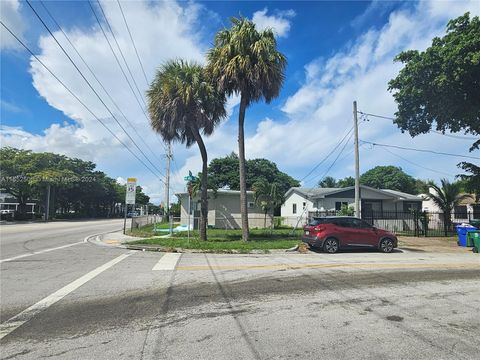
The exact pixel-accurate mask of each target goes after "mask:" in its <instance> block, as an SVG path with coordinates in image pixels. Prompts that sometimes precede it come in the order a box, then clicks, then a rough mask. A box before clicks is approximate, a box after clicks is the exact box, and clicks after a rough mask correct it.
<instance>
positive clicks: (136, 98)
mask: <svg viewBox="0 0 480 360" xmlns="http://www.w3.org/2000/svg"><path fill="white" fill-rule="evenodd" d="M88 5H89V7H90V10H91V11H92V13H93V16H94V17H95V20H96V21H97V24H98V26H99V27H100V30H101V31H102V34H103V37H104V38H105V40H106V41H107V44H108V47H109V49H110V51H111V52H112V54H113V57H114V58H115V61H116V62H117V65H118V67H119V68H120V71H121V72H122V74H123V77H124V78H125V81H126V82H127V85H128V87H129V88H130V91H131V92H132V94H133V96H134V97H135V100H136V102H137V104H138V106H139V108H140V110H141V111H142V113H143V115H144V116H145V119H146V120H147V123H148V122H150V119H149V117H148V115H147V113H146V112H145V109H144V108H143V106H142V104H140V100H139V99H138V96H137V93H136V92H135V90H134V89H133V86H132V84H131V82H130V80H129V79H128V76H127V74H126V73H125V70H124V69H123V66H122V64H120V60H119V59H118V56H117V54H116V53H115V51H114V50H113V47H112V44H111V43H110V40H109V39H108V36H107V34H106V33H105V30H104V29H103V26H102V23H101V21H100V19H99V18H98V16H97V13H96V11H95V9H94V8H93V5H92V3H91V1H90V0H89V1H88ZM99 5H100V3H99ZM100 8H101V5H100ZM101 10H102V13H103V17H104V18H105V20H106V22H107V25H108V26H109V28H110V32H111V33H112V36H113V37H114V40H115V41H116V38H115V35H114V34H113V30H112V28H111V27H110V23H109V22H108V20H107V17H106V15H105V13H104V12H103V8H101ZM117 48H118V49H119V50H120V52H121V49H120V46H118V42H117ZM121 55H122V56H123V53H121ZM124 61H125V58H124ZM125 64H126V62H125ZM127 67H128V65H127ZM130 75H131V73H130ZM132 79H133V77H132ZM133 81H134V82H135V79H133ZM137 90H138V87H137ZM140 98H141V99H142V101H143V103H144V104H145V101H144V100H143V98H142V96H141V95H140ZM161 144H162V146H163V148H164V150H165V151H166V150H167V147H166V146H165V144H163V143H161Z"/></svg>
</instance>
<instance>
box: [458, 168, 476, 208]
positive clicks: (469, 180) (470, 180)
mask: <svg viewBox="0 0 480 360" xmlns="http://www.w3.org/2000/svg"><path fill="white" fill-rule="evenodd" d="M459 166H460V167H461V168H462V169H463V170H465V171H466V172H467V173H469V174H463V175H459V176H458V177H459V178H460V179H461V180H462V185H463V189H464V191H465V192H468V193H470V194H474V196H475V202H476V203H477V204H478V203H480V166H477V165H475V164H472V163H468V162H461V163H460V164H459Z"/></svg>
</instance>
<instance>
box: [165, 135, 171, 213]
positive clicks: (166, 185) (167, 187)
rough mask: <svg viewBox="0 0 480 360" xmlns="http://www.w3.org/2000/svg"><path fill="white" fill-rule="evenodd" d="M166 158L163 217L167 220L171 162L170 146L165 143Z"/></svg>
mask: <svg viewBox="0 0 480 360" xmlns="http://www.w3.org/2000/svg"><path fill="white" fill-rule="evenodd" d="M165 157H166V158H167V165H166V171H165V210H164V211H165V216H166V217H167V219H168V216H169V215H170V161H171V160H172V144H171V143H170V142H168V143H167V152H166V154H165Z"/></svg>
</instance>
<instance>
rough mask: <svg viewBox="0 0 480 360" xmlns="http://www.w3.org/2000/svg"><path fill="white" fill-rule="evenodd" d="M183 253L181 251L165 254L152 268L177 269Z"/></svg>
mask: <svg viewBox="0 0 480 360" xmlns="http://www.w3.org/2000/svg"><path fill="white" fill-rule="evenodd" d="M181 256H182V254H180V253H166V254H165V255H163V256H162V257H161V258H160V260H158V263H157V264H156V265H155V266H154V267H153V269H152V270H175V266H177V263H178V260H180V257H181Z"/></svg>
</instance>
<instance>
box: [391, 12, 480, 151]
mask: <svg viewBox="0 0 480 360" xmlns="http://www.w3.org/2000/svg"><path fill="white" fill-rule="evenodd" d="M395 61H399V62H402V63H403V64H405V66H404V67H403V69H402V70H400V73H399V74H398V76H397V77H396V78H395V79H392V80H391V81H390V82H389V87H388V89H389V90H390V91H392V92H394V94H393V97H394V98H395V101H396V103H397V104H398V111H397V112H396V113H395V116H396V119H395V121H394V123H396V124H397V125H398V127H399V128H400V129H401V130H402V131H408V132H409V133H410V135H411V136H416V135H419V134H424V133H427V132H429V131H430V130H431V129H432V128H433V127H435V128H436V130H438V131H442V132H444V131H446V130H450V131H452V132H459V131H464V132H465V133H471V134H473V135H480V20H479V18H478V16H475V17H473V18H471V19H470V15H469V13H466V14H465V15H463V16H460V17H458V18H456V19H454V20H451V21H449V23H448V25H447V33H446V35H445V36H444V37H442V38H438V37H436V38H434V39H433V41H432V45H431V46H430V47H429V48H427V49H426V50H425V51H423V52H419V51H416V50H409V51H404V52H401V53H400V54H399V55H397V57H396V58H395ZM434 123H435V125H434ZM479 146H480V140H477V141H476V142H475V143H474V144H473V145H472V147H471V149H470V150H473V149H478V147H479Z"/></svg>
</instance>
